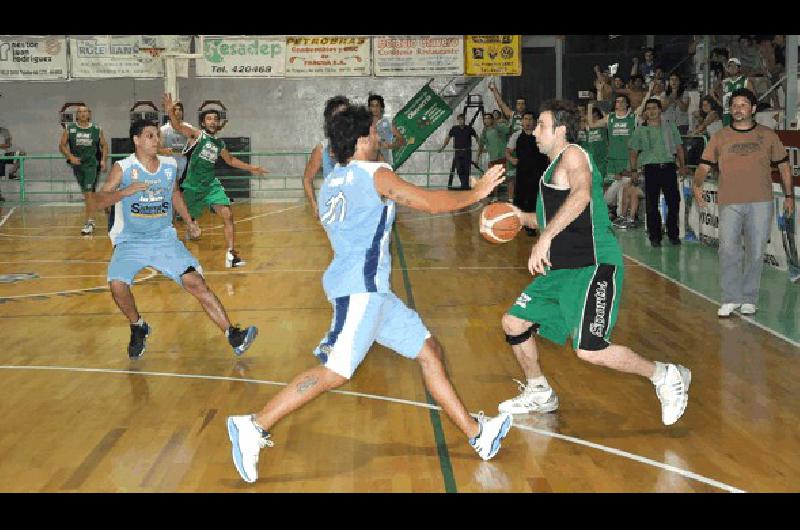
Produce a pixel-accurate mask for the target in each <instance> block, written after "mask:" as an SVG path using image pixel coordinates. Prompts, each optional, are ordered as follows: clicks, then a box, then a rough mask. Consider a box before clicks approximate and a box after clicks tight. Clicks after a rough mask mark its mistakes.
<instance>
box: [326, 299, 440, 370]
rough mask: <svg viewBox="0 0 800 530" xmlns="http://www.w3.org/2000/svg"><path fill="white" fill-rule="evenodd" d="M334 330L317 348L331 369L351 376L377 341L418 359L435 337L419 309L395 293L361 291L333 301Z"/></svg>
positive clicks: (332, 325) (410, 357) (408, 356)
mask: <svg viewBox="0 0 800 530" xmlns="http://www.w3.org/2000/svg"><path fill="white" fill-rule="evenodd" d="M331 305H333V319H332V321H331V330H330V331H329V332H328V334H327V335H326V336H325V338H324V339H322V341H321V342H320V343H319V346H317V348H316V349H315V350H314V355H316V356H317V357H318V358H319V360H320V362H322V364H323V365H325V367H326V368H328V369H329V370H331V371H333V372H336V373H337V374H339V375H341V376H342V377H346V378H347V379H350V378H351V377H352V376H353V373H354V372H355V371H356V368H358V365H359V364H361V361H363V360H364V357H366V356H367V351H369V348H370V346H372V343H373V342H377V343H378V344H380V345H382V346H386V347H387V348H390V349H392V350H394V351H396V352H397V353H399V354H400V355H402V356H403V357H407V358H409V359H416V358H417V355H419V352H420V351H421V350H422V346H423V345H424V344H425V339H427V338H428V337H430V336H431V334H430V332H429V331H428V328H426V327H425V324H423V323H422V320H421V319H420V318H419V315H418V314H417V313H416V311H413V310H411V309H409V308H408V307H406V305H405V304H404V303H403V301H402V300H400V299H399V298H397V296H395V294H394V293H358V294H351V295H350V296H343V297H341V298H335V299H333V300H331Z"/></svg>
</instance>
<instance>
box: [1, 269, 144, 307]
mask: <svg viewBox="0 0 800 530" xmlns="http://www.w3.org/2000/svg"><path fill="white" fill-rule="evenodd" d="M147 269H148V270H149V271H150V274H149V275H148V276H145V277H144V278H141V279H139V280H134V284H140V283H142V282H144V281H147V280H150V279H152V278H153V277H155V275H156V274H158V271H157V270H155V269H151V268H150V267H147ZM98 289H103V290H106V289H109V286H108V284H107V283H106V284H103V285H100V286H97V287H84V288H83V289H70V290H68V291H52V292H49V293H31V294H18V295H14V296H0V299H2V300H17V299H20V298H37V297H40V296H59V295H62V294H69V293H82V292H84V291H96V290H98Z"/></svg>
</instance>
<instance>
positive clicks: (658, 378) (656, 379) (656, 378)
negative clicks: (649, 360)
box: [650, 361, 667, 385]
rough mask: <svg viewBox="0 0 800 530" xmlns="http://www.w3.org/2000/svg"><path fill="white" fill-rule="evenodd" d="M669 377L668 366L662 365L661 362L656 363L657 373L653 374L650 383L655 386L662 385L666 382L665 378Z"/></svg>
mask: <svg viewBox="0 0 800 530" xmlns="http://www.w3.org/2000/svg"><path fill="white" fill-rule="evenodd" d="M666 375H667V364H666V363H662V362H660V361H656V371H655V372H653V377H651V378H650V381H652V383H653V384H654V385H657V384H659V383H661V382H662V381H663V380H664V377H666Z"/></svg>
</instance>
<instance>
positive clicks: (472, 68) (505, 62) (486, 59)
mask: <svg viewBox="0 0 800 530" xmlns="http://www.w3.org/2000/svg"><path fill="white" fill-rule="evenodd" d="M521 51H522V37H521V35H466V36H465V38H464V73H465V74H466V75H479V76H492V75H522V59H521V58H520V53H521Z"/></svg>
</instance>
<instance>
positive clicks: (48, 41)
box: [0, 35, 67, 81]
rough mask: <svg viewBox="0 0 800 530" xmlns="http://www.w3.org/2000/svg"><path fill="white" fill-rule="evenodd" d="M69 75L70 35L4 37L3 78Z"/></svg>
mask: <svg viewBox="0 0 800 530" xmlns="http://www.w3.org/2000/svg"><path fill="white" fill-rule="evenodd" d="M66 78H67V38H66V36H64V35H53V36H50V37H14V36H2V37H0V81H47V80H55V79H66Z"/></svg>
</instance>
